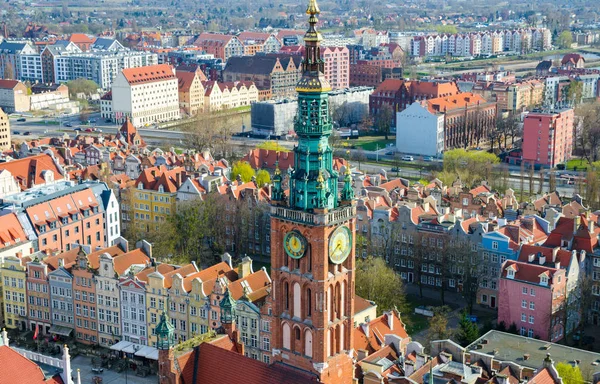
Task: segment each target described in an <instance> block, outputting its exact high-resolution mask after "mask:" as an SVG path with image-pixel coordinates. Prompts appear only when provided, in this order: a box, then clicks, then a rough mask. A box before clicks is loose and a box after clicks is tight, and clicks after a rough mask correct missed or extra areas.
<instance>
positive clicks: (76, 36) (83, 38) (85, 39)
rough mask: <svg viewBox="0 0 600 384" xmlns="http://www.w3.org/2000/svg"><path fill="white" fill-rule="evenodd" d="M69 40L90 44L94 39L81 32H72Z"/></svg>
mask: <svg viewBox="0 0 600 384" xmlns="http://www.w3.org/2000/svg"><path fill="white" fill-rule="evenodd" d="M69 41H70V42H72V43H75V44H92V43H93V42H94V41H96V39H92V38H90V37H89V36H88V35H86V34H83V33H73V34H72V35H71V36H70V37H69Z"/></svg>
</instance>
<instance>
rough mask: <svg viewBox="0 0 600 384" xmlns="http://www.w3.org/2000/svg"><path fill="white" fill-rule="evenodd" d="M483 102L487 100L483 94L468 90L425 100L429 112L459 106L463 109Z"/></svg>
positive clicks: (443, 110)
mask: <svg viewBox="0 0 600 384" xmlns="http://www.w3.org/2000/svg"><path fill="white" fill-rule="evenodd" d="M485 103H487V101H486V100H485V99H484V98H483V96H481V95H478V94H474V93H469V92H465V93H459V94H458V95H453V96H447V97H437V98H434V99H429V100H427V101H426V102H425V104H426V105H427V109H429V112H431V113H442V112H447V111H451V110H454V109H459V108H463V109H464V108H465V107H467V106H473V105H478V104H485Z"/></svg>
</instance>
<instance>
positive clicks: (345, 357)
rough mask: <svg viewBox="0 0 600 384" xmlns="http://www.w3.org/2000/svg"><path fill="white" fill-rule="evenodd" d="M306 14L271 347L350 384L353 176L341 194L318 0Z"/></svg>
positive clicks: (285, 358) (275, 196) (324, 377)
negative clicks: (318, 26) (295, 138)
mask: <svg viewBox="0 0 600 384" xmlns="http://www.w3.org/2000/svg"><path fill="white" fill-rule="evenodd" d="M306 13H307V14H308V16H309V19H308V22H309V27H308V30H307V32H306V34H305V35H304V42H305V46H306V49H305V58H304V60H303V62H302V70H303V76H302V78H301V80H300V81H299V82H298V84H297V86H296V91H297V92H298V112H297V115H296V119H295V122H294V129H295V131H296V134H297V135H298V138H299V140H298V145H297V146H296V147H295V148H294V155H295V156H294V168H293V169H292V170H291V171H290V172H289V183H288V184H289V194H288V196H286V195H285V194H284V192H283V190H282V186H281V185H282V175H281V172H280V170H279V168H278V167H277V169H276V171H275V176H274V177H273V189H272V195H271V199H272V204H273V205H272V207H271V276H272V281H273V290H272V295H273V296H272V297H273V311H272V315H273V321H272V324H273V326H272V332H273V336H272V339H271V343H272V346H273V357H274V360H275V361H279V362H282V363H285V364H289V365H292V366H294V367H297V368H300V369H304V370H307V371H311V372H313V373H314V374H315V375H316V376H317V377H318V378H319V380H320V381H321V382H323V383H340V384H344V383H351V382H352V378H353V373H354V365H353V361H352V357H353V352H354V350H353V344H354V343H353V341H354V340H353V327H354V279H355V271H354V264H355V261H354V251H355V249H354V243H355V225H356V222H355V214H356V207H355V205H354V203H353V198H354V195H353V191H352V179H351V176H350V173H349V171H348V170H347V171H346V174H345V175H344V177H343V187H342V188H341V191H340V190H339V188H338V185H339V184H340V183H339V180H340V175H339V174H338V173H337V172H336V171H335V170H334V169H333V154H332V149H331V147H330V146H329V136H330V135H331V131H332V124H331V117H330V114H329V94H328V92H329V91H330V90H331V86H330V85H329V83H328V82H327V80H326V79H325V76H324V74H323V69H324V63H323V60H322V59H321V52H320V49H321V48H320V41H321V40H322V39H323V38H322V36H321V34H320V33H319V32H318V31H317V30H316V24H317V21H318V19H317V15H318V14H319V13H320V11H319V6H318V5H317V2H316V0H310V2H309V5H308V8H307V10H306Z"/></svg>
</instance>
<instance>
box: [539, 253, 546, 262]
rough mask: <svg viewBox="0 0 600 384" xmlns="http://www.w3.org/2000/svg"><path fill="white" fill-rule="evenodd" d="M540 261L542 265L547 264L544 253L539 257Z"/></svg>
mask: <svg viewBox="0 0 600 384" xmlns="http://www.w3.org/2000/svg"><path fill="white" fill-rule="evenodd" d="M538 260H539V263H540V265H544V264H546V255H544V254H543V253H541V252H540V253H539V256H538Z"/></svg>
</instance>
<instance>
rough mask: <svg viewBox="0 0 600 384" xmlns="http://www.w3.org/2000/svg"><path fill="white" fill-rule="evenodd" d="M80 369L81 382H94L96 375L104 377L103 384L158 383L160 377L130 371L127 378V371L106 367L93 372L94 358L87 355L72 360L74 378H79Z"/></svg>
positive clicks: (88, 383)
mask: <svg viewBox="0 0 600 384" xmlns="http://www.w3.org/2000/svg"><path fill="white" fill-rule="evenodd" d="M78 368H79V369H80V371H79V372H80V375H81V384H93V381H92V380H93V378H94V376H100V377H101V378H102V384H124V383H127V384H156V383H157V382H158V377H157V376H156V375H148V376H146V377H139V376H136V375H135V372H133V371H129V373H128V374H127V378H126V377H125V372H121V373H118V372H116V371H111V370H108V369H105V370H104V372H103V373H100V374H96V373H93V372H92V359H91V358H90V357H86V356H77V357H76V358H74V359H72V360H71V369H72V370H73V378H75V379H77V369H78Z"/></svg>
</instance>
